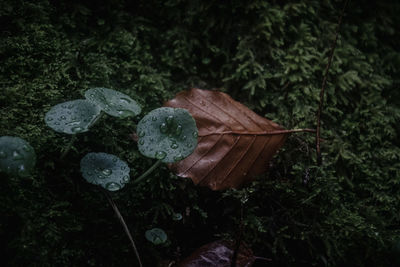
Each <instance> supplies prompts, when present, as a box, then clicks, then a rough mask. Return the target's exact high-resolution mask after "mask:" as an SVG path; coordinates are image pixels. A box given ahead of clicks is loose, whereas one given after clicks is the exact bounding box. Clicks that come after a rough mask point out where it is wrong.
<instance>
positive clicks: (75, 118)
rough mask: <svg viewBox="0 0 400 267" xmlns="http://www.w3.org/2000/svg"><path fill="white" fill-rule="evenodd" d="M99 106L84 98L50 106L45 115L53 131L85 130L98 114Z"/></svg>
mask: <svg viewBox="0 0 400 267" xmlns="http://www.w3.org/2000/svg"><path fill="white" fill-rule="evenodd" d="M100 112H101V110H100V108H99V107H98V106H96V105H94V104H93V103H91V102H89V101H87V100H85V99H77V100H73V101H68V102H64V103H61V104H58V105H55V106H54V107H52V108H51V109H50V110H49V111H48V112H47V113H46V116H45V119H44V120H45V122H46V124H47V125H48V126H49V127H50V128H52V129H53V130H54V131H56V132H59V133H66V134H77V133H83V132H87V131H88V130H89V127H90V126H91V125H92V124H93V123H94V122H95V121H96V118H97V117H98V116H99V115H100Z"/></svg>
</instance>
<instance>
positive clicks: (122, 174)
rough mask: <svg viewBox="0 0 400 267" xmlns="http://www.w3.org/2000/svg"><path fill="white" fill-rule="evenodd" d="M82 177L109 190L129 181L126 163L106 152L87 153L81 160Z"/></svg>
mask: <svg viewBox="0 0 400 267" xmlns="http://www.w3.org/2000/svg"><path fill="white" fill-rule="evenodd" d="M81 172H82V176H83V178H85V180H86V181H88V182H89V183H91V184H95V185H100V186H101V187H103V188H105V189H107V190H109V191H117V190H119V189H121V188H123V187H124V186H125V184H126V183H128V182H129V180H130V177H129V172H130V169H129V167H128V164H127V163H126V162H125V161H123V160H121V159H120V158H118V157H117V156H114V155H111V154H107V153H102V152H100V153H88V154H86V155H85V156H84V157H83V158H82V160H81Z"/></svg>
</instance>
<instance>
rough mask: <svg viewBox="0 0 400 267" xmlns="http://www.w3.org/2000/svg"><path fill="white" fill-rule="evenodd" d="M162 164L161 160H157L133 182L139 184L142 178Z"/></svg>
mask: <svg viewBox="0 0 400 267" xmlns="http://www.w3.org/2000/svg"><path fill="white" fill-rule="evenodd" d="M160 164H161V160H157V161H156V163H154V164H153V166H151V167H150V168H149V169H148V170H147V171H145V172H144V173H143V174H142V175H140V176H139V178H137V179H135V180H134V181H133V184H138V183H140V182H141V181H142V180H144V179H145V178H146V177H147V176H148V175H149V174H150V173H152V172H153V171H154V170H155V169H156V168H157V167H158V166H159V165H160Z"/></svg>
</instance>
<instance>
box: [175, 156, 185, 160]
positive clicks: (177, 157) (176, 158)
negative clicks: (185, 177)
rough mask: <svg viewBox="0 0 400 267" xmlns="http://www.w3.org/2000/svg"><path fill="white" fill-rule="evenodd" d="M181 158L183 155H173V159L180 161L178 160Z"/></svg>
mask: <svg viewBox="0 0 400 267" xmlns="http://www.w3.org/2000/svg"><path fill="white" fill-rule="evenodd" d="M182 159H183V156H182V155H178V156H175V157H174V161H180V160H182Z"/></svg>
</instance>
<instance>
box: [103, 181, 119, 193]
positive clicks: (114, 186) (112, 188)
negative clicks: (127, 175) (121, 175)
mask: <svg viewBox="0 0 400 267" xmlns="http://www.w3.org/2000/svg"><path fill="white" fill-rule="evenodd" d="M106 189H107V190H109V191H117V190H119V189H121V186H120V185H119V184H117V183H114V182H111V183H108V184H106Z"/></svg>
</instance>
